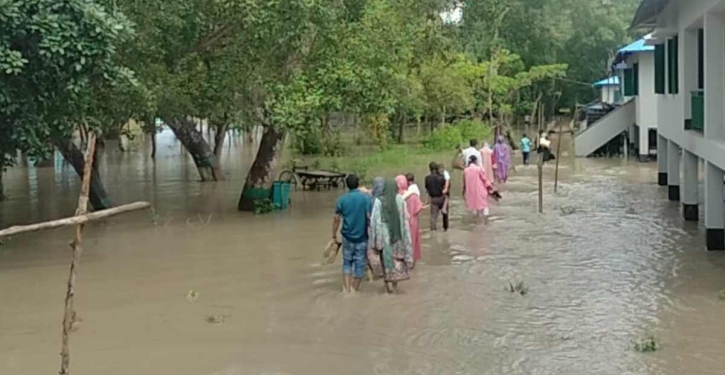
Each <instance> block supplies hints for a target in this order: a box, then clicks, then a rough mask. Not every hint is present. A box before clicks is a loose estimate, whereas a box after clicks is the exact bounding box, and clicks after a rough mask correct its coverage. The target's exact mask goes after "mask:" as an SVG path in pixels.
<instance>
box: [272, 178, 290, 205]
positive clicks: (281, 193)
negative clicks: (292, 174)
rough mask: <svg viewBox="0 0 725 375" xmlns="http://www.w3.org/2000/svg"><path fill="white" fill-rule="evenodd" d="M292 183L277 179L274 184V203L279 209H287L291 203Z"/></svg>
mask: <svg viewBox="0 0 725 375" xmlns="http://www.w3.org/2000/svg"><path fill="white" fill-rule="evenodd" d="M291 186H292V185H291V184H290V183H289V182H282V181H275V182H274V185H272V204H274V208H275V209H277V210H286V209H287V208H288V207H289V204H290V192H291V191H292V189H291Z"/></svg>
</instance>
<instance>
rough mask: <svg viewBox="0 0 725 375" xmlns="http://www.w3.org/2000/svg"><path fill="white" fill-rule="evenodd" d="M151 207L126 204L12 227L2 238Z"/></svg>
mask: <svg viewBox="0 0 725 375" xmlns="http://www.w3.org/2000/svg"><path fill="white" fill-rule="evenodd" d="M149 207H151V203H148V202H136V203H130V204H125V205H123V206H118V207H114V208H109V209H107V210H103V211H98V212H93V213H89V214H84V215H79V216H73V217H68V218H64V219H58V220H53V221H46V222H43V223H37V224H30V225H16V226H13V227H10V228H7V229H3V230H0V238H3V237H10V236H14V235H16V234H22V233H28V232H37V231H40V230H44V229H54V228H59V227H64V226H70V225H81V224H85V223H88V222H91V221H96V220H100V219H105V218H108V217H111V216H116V215H120V214H123V213H126V212H132V211H138V210H142V209H144V208H149Z"/></svg>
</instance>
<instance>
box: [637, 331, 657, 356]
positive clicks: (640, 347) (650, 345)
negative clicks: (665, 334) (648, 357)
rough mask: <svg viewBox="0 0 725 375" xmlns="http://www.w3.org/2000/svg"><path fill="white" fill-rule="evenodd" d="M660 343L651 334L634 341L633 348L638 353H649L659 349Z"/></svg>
mask: <svg viewBox="0 0 725 375" xmlns="http://www.w3.org/2000/svg"><path fill="white" fill-rule="evenodd" d="M661 348H662V344H661V343H660V342H659V340H657V339H656V338H655V337H654V336H653V335H651V336H648V337H646V338H642V339H639V340H637V341H636V342H635V343H634V350H635V351H637V352H640V353H650V352H655V351H657V350H660V349H661Z"/></svg>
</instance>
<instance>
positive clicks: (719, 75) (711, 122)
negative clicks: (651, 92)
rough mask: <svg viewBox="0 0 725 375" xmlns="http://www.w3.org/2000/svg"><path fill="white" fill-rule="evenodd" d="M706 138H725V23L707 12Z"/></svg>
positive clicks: (718, 139) (719, 139)
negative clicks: (724, 99)
mask: <svg viewBox="0 0 725 375" xmlns="http://www.w3.org/2000/svg"><path fill="white" fill-rule="evenodd" d="M704 29H705V43H704V44H705V64H704V65H705V138H707V139H711V140H717V141H722V140H725V137H724V135H725V132H724V131H723V125H724V124H725V101H723V98H725V79H724V78H723V77H725V24H723V20H722V18H720V16H717V15H714V14H712V13H706V14H705V27H704Z"/></svg>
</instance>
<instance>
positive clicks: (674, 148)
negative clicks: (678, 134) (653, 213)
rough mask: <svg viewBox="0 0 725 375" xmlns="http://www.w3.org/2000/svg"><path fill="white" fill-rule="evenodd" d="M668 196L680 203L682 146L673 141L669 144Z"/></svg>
mask: <svg viewBox="0 0 725 375" xmlns="http://www.w3.org/2000/svg"><path fill="white" fill-rule="evenodd" d="M667 196H668V198H669V199H670V200H671V201H673V202H679V201H680V146H678V145H677V143H675V142H672V141H668V143H667Z"/></svg>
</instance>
